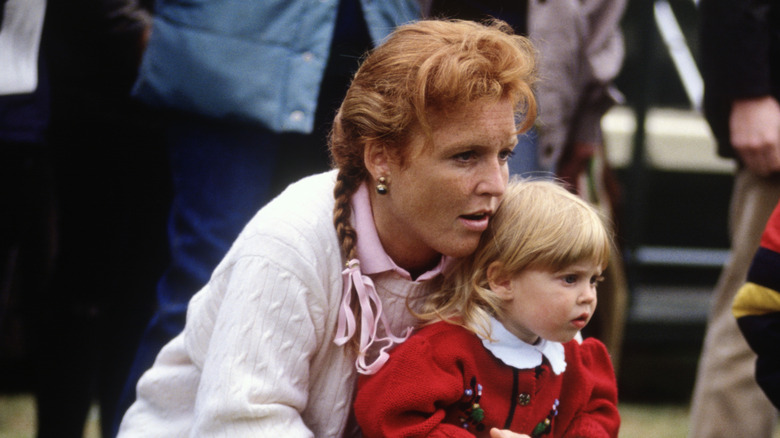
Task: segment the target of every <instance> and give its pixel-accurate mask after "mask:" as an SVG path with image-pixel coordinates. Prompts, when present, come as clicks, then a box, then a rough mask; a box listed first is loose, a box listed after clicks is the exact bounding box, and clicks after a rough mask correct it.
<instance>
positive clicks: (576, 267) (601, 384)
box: [355, 180, 620, 438]
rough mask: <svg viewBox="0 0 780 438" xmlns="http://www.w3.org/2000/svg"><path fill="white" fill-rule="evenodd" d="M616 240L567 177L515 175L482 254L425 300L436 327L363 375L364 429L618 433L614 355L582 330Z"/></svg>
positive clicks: (426, 433) (433, 433)
mask: <svg viewBox="0 0 780 438" xmlns="http://www.w3.org/2000/svg"><path fill="white" fill-rule="evenodd" d="M611 245H612V238H611V233H610V231H609V229H608V228H607V226H606V225H605V224H604V221H603V220H602V218H601V217H600V216H599V214H598V213H597V212H596V211H595V210H594V209H593V208H592V207H591V206H589V205H588V204H587V203H586V202H584V201H582V200H581V199H580V198H578V197H577V196H575V195H573V194H571V193H569V192H568V191H566V190H565V189H564V188H563V187H561V186H560V185H559V184H557V183H555V182H553V181H542V180H536V181H532V180H516V181H512V182H510V184H509V186H508V187H507V190H506V194H505V196H504V200H503V202H502V203H501V206H500V207H499V209H498V211H497V212H496V214H495V216H494V217H492V218H491V220H490V226H489V228H488V230H487V231H486V232H485V233H484V234H483V236H482V239H481V241H480V244H479V247H478V248H477V250H476V251H475V252H474V254H473V255H472V256H471V257H468V258H466V259H463V260H461V261H460V263H459V264H458V266H457V267H455V268H454V270H453V272H452V273H451V274H450V275H448V277H447V280H445V284H444V285H443V287H442V288H441V289H440V290H439V291H438V292H436V293H435V294H433V295H430V296H428V297H426V299H425V302H424V304H423V305H422V310H421V312H419V313H417V314H418V316H419V317H420V318H421V319H422V320H423V321H425V322H427V324H426V325H425V326H424V327H423V328H421V329H420V330H419V331H417V332H416V333H415V334H414V335H412V336H411V337H410V338H409V339H408V340H407V341H406V342H405V343H403V344H401V345H399V346H398V347H396V349H395V350H394V351H393V352H392V354H391V357H390V359H389V360H388V362H387V363H386V364H385V365H384V367H383V368H381V369H380V370H379V371H378V372H377V373H376V374H374V375H371V376H364V377H361V380H360V381H359V384H358V394H357V398H356V400H355V415H356V417H357V420H358V423H359V424H360V426H361V428H362V431H363V435H364V436H365V437H368V438H371V437H398V436H404V437H445V436H446V437H472V436H477V437H488V436H492V437H498V436H510V435H512V436H530V437H540V436H551V437H617V434H618V428H619V425H620V416H619V413H618V410H617V386H616V381H615V374H614V370H613V368H612V363H611V361H610V358H609V355H608V353H607V350H606V348H605V347H604V344H602V343H601V342H600V341H598V340H596V339H593V338H588V339H585V340H584V341H582V340H581V337H580V336H579V332H580V330H582V329H583V327H585V325H586V324H587V323H588V321H589V320H590V318H591V317H592V316H593V311H594V310H595V308H596V285H597V284H598V282H599V281H600V280H601V279H602V277H601V274H602V271H603V270H604V269H605V268H606V264H607V260H608V258H609V252H610V247H611ZM493 429H496V430H493ZM491 430H492V432H491ZM501 431H504V433H503V434H502V432H501ZM507 431H512V432H514V433H516V434H520V435H514V434H508V433H507ZM491 433H492V435H491Z"/></svg>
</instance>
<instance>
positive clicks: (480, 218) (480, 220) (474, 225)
mask: <svg viewBox="0 0 780 438" xmlns="http://www.w3.org/2000/svg"><path fill="white" fill-rule="evenodd" d="M458 219H459V220H460V222H461V223H462V224H463V225H464V226H465V227H466V229H468V230H470V231H478V232H482V231H485V230H486V229H487V227H488V223H489V222H490V215H488V214H484V213H482V214H474V215H463V216H460V217H459V218H458Z"/></svg>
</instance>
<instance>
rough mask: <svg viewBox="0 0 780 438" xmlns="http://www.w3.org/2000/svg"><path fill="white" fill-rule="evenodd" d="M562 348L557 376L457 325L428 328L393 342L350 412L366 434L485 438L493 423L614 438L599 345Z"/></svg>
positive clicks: (607, 371) (612, 385)
mask: <svg viewBox="0 0 780 438" xmlns="http://www.w3.org/2000/svg"><path fill="white" fill-rule="evenodd" d="M564 350H565V354H566V371H565V372H563V373H562V374H560V375H555V374H554V373H553V371H552V369H551V368H550V365H549V363H548V362H547V361H546V360H544V361H543V363H542V365H540V366H538V367H536V368H534V369H527V370H518V369H516V368H513V367H510V366H508V365H506V364H504V363H503V362H501V361H500V360H499V359H497V358H496V357H495V356H493V355H492V354H491V353H490V352H489V351H488V350H487V349H486V348H485V347H484V346H483V345H482V340H481V339H480V338H479V337H477V336H476V335H474V334H473V333H471V332H469V331H467V330H466V329H464V328H462V327H459V326H456V325H452V324H448V323H444V322H440V323H436V324H433V325H430V326H426V327H424V328H422V329H421V330H419V331H418V332H417V333H416V334H415V335H414V336H412V337H411V338H409V339H408V340H407V341H406V342H405V343H403V344H401V345H399V346H398V347H396V349H395V350H394V351H393V353H392V355H391V357H390V360H389V361H388V362H387V363H386V364H385V365H384V367H382V369H380V370H379V372H378V373H377V374H375V375H372V376H364V377H361V378H360V380H359V382H358V394H357V398H356V400H355V415H356V417H357V420H358V423H359V424H360V427H361V428H362V430H363V435H364V436H365V437H367V438H371V437H473V436H477V437H488V436H489V431H490V429H491V428H492V427H498V428H499V429H511V430H512V431H514V432H518V433H524V434H528V435H531V436H550V437H567V438H568V437H588V438H595V437H617V435H618V429H619V426H620V415H619V413H618V409H617V384H616V381H615V373H614V370H613V368H612V363H611V361H610V359H609V355H608V353H607V350H606V348H605V347H604V344H602V343H601V342H600V341H598V340H596V339H593V338H588V339H585V341H584V342H583V343H582V344H579V343H578V342H577V341H570V342H568V343H566V344H564ZM547 424H549V426H548V425H547Z"/></svg>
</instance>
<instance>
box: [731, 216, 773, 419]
mask: <svg viewBox="0 0 780 438" xmlns="http://www.w3.org/2000/svg"><path fill="white" fill-rule="evenodd" d="M778 268H780V204H778V205H777V207H776V208H775V210H774V212H773V213H772V216H771V217H770V219H769V222H768V223H767V226H766V228H765V229H764V234H763V235H762V237H761V246H760V247H759V249H758V251H757V252H756V254H755V255H754V257H753V262H752V263H751V265H750V270H749V271H748V275H747V282H746V283H745V284H744V285H743V286H742V287H741V288H740V289H739V291H738V292H737V295H736V297H735V298H734V303H733V307H732V310H733V312H734V316H735V317H736V318H737V324H738V325H739V329H740V330H741V331H742V334H743V335H744V337H745V339H746V340H747V342H748V344H749V345H750V348H752V349H753V351H755V352H756V354H757V355H758V358H757V359H756V381H757V382H758V384H759V386H760V387H761V389H763V390H764V393H765V394H766V395H767V396H768V397H769V399H770V400H771V401H772V403H773V404H774V405H775V406H776V407H780V349H778V345H780V274H778V273H779V272H780V269H778Z"/></svg>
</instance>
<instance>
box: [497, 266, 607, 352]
mask: <svg viewBox="0 0 780 438" xmlns="http://www.w3.org/2000/svg"><path fill="white" fill-rule="evenodd" d="M491 268H492V266H491ZM491 272H496V271H492V270H490V269H489V270H488V278H489V279H490V287H491V290H493V292H495V293H496V294H498V296H499V297H501V298H502V300H503V310H504V316H503V317H502V318H501V323H502V324H503V325H504V326H505V327H506V328H507V330H509V331H510V332H511V333H513V334H514V335H515V336H517V337H518V338H520V339H521V340H523V341H525V342H528V343H530V344H533V343H535V342H536V341H537V340H538V339H539V338H540V337H541V338H544V339H547V340H548V341H554V342H568V341H570V340H571V339H572V338H574V336H575V335H576V334H577V332H578V331H580V330H582V329H583V328H584V327H585V325H587V324H588V322H589V321H590V318H591V317H592V316H593V312H594V311H595V310H596V285H597V283H598V282H599V281H600V280H601V266H600V265H599V264H597V263H595V262H580V263H575V264H573V265H570V266H567V267H566V268H564V269H562V270H560V271H553V270H552V269H548V268H527V269H524V270H522V271H521V272H519V273H517V274H514V275H513V276H510V277H509V278H498V279H494V278H491V277H492V276H491Z"/></svg>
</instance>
